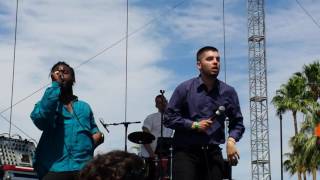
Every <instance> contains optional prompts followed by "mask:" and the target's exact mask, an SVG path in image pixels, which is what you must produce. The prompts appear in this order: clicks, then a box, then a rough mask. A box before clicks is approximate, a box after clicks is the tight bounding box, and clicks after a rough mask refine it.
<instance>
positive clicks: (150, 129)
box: [142, 115, 153, 131]
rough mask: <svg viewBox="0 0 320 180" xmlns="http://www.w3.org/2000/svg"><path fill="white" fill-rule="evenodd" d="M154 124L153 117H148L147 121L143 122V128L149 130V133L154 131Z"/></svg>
mask: <svg viewBox="0 0 320 180" xmlns="http://www.w3.org/2000/svg"><path fill="white" fill-rule="evenodd" d="M152 123H153V121H152V119H151V117H150V115H149V116H147V117H146V119H145V120H144V121H143V125H142V126H143V127H145V128H147V129H148V130H149V131H152V125H153V124H152Z"/></svg>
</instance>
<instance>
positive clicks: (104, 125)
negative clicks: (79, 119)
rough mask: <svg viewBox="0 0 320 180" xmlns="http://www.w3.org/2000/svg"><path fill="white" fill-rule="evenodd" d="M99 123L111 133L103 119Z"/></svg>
mask: <svg viewBox="0 0 320 180" xmlns="http://www.w3.org/2000/svg"><path fill="white" fill-rule="evenodd" d="M99 121H100V123H101V124H102V126H103V127H104V128H105V129H106V130H107V132H108V133H110V132H109V130H108V128H107V127H108V126H107V125H106V124H105V123H104V122H103V120H102V118H100V119H99Z"/></svg>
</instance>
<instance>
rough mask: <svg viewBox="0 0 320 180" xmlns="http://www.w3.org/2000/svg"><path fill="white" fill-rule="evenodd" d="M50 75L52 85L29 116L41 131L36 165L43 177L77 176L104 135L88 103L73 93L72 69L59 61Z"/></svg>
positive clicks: (73, 76)
mask: <svg viewBox="0 0 320 180" xmlns="http://www.w3.org/2000/svg"><path fill="white" fill-rule="evenodd" d="M50 76H51V79H52V85H51V87H48V88H47V89H46V91H45V93H44V95H43V97H42V99H41V100H40V101H39V102H38V103H37V104H36V105H35V107H34V109H33V111H32V113H31V116H30V117H31V119H32V121H33V123H34V124H35V125H36V126H37V128H39V129H40V130H41V131H42V135H41V138H40V141H39V144H38V146H37V148H36V152H35V157H34V164H33V165H34V168H35V170H36V172H37V173H38V176H39V178H40V179H44V180H50V179H59V180H62V179H77V177H78V174H79V171H80V170H81V169H82V168H83V167H84V166H85V165H86V163H87V162H88V161H89V160H91V159H92V158H93V152H94V149H95V148H96V147H97V146H98V145H100V144H101V143H103V141H104V137H103V134H102V133H101V132H100V131H99V129H98V127H97V125H96V123H95V121H94V117H93V113H92V110H91V108H90V106H89V104H87V103H86V102H84V101H81V100H78V98H77V96H75V95H74V94H73V90H72V87H73V84H74V83H75V74H74V70H73V68H72V67H70V66H69V65H68V64H67V63H65V62H58V63H56V64H55V65H54V66H53V67H52V69H51V73H50Z"/></svg>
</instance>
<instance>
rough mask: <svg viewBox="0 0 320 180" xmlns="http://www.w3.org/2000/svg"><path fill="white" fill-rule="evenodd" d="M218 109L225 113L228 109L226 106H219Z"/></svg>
mask: <svg viewBox="0 0 320 180" xmlns="http://www.w3.org/2000/svg"><path fill="white" fill-rule="evenodd" d="M218 109H219V111H220V112H224V111H225V110H226V108H225V107H224V106H219V108H218Z"/></svg>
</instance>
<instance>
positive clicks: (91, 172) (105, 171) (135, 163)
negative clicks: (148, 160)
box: [79, 150, 146, 180]
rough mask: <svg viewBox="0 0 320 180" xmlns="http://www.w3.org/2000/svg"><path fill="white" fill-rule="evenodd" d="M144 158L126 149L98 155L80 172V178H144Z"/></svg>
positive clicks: (106, 179)
mask: <svg viewBox="0 0 320 180" xmlns="http://www.w3.org/2000/svg"><path fill="white" fill-rule="evenodd" d="M145 175H146V173H145V168H144V163H143V160H142V159H141V158H140V157H139V156H137V155H135V154H133V153H128V152H125V151H120V150H115V151H111V152H109V153H107V154H102V155H97V156H96V157H95V158H94V159H93V160H92V161H90V162H89V163H88V164H87V165H86V167H85V168H84V169H83V170H82V171H81V172H80V178H79V179H80V180H96V179H101V180H144V179H145Z"/></svg>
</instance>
